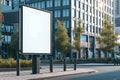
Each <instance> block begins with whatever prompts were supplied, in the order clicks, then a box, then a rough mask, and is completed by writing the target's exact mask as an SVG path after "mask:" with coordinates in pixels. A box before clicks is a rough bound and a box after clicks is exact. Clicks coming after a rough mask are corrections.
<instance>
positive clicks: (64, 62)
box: [63, 57, 66, 71]
mask: <svg viewBox="0 0 120 80" xmlns="http://www.w3.org/2000/svg"><path fill="white" fill-rule="evenodd" d="M63 65H64V71H66V59H65V57H64V60H63Z"/></svg>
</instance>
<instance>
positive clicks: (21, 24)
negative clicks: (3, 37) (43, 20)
mask: <svg viewBox="0 0 120 80" xmlns="http://www.w3.org/2000/svg"><path fill="white" fill-rule="evenodd" d="M24 6H25V7H28V8H32V9H36V10H40V11H43V12H47V13H50V26H49V27H50V53H24V52H23V7H24ZM19 51H20V52H21V53H22V55H39V54H44V55H51V54H52V12H51V11H47V10H43V9H37V8H34V7H30V6H26V5H22V6H21V8H20V11H19Z"/></svg>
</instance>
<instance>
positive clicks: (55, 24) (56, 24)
mask: <svg viewBox="0 0 120 80" xmlns="http://www.w3.org/2000/svg"><path fill="white" fill-rule="evenodd" d="M54 26H55V29H57V28H58V23H57V21H55V23H54Z"/></svg>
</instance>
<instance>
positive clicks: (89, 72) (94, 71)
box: [28, 70, 98, 80]
mask: <svg viewBox="0 0 120 80" xmlns="http://www.w3.org/2000/svg"><path fill="white" fill-rule="evenodd" d="M71 71H72V70H71ZM76 71H77V70H76ZM68 72H69V71H68ZM74 72H75V71H74ZM96 72H98V71H97V70H93V71H88V72H80V73H69V74H62V75H55V76H47V77H43V78H34V79H28V80H36V79H49V78H55V77H61V76H68V75H76V74H91V73H96ZM57 73H64V72H57Z"/></svg>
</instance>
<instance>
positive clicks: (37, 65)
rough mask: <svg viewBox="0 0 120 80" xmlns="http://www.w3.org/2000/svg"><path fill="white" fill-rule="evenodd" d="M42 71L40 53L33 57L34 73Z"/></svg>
mask: <svg viewBox="0 0 120 80" xmlns="http://www.w3.org/2000/svg"><path fill="white" fill-rule="evenodd" d="M39 73H40V55H33V58H32V74H39Z"/></svg>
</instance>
